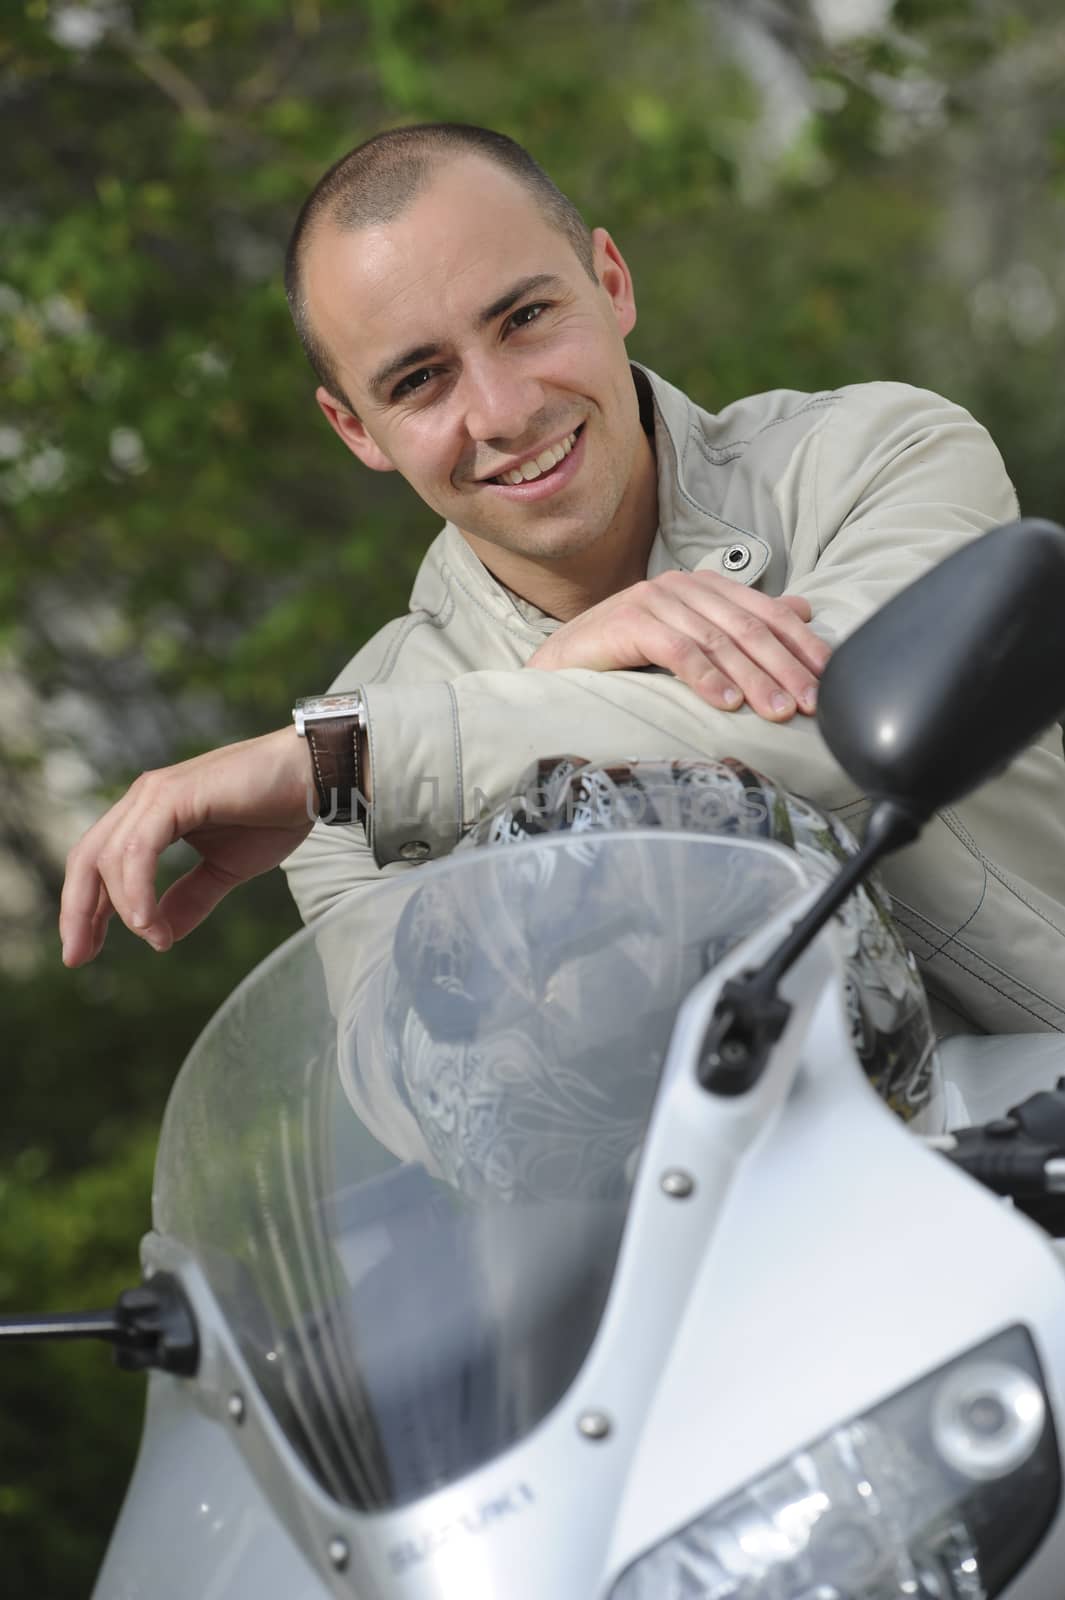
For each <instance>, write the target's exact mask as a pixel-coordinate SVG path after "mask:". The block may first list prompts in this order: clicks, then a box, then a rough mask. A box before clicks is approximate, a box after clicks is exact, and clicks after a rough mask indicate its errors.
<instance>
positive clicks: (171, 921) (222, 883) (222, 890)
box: [153, 861, 241, 949]
mask: <svg viewBox="0 0 1065 1600" xmlns="http://www.w3.org/2000/svg"><path fill="white" fill-rule="evenodd" d="M240 881H241V880H240V879H239V878H237V877H234V876H233V874H232V873H229V872H226V871H225V869H224V868H222V867H219V866H218V865H217V863H216V862H212V861H200V862H198V863H197V864H196V866H194V867H193V868H192V869H191V871H189V872H186V873H185V875H184V877H183V878H179V879H178V880H177V882H176V883H172V884H171V885H170V888H169V889H168V890H167V891H166V893H165V894H164V896H163V898H162V899H161V900H160V902H159V915H158V917H157V918H156V920H155V922H154V923H153V928H154V930H155V931H156V932H157V933H159V934H160V935H169V937H168V938H167V939H166V943H165V944H161V945H159V946H157V948H162V949H169V947H170V945H171V944H176V943H177V941H178V940H179V939H184V937H185V935H186V934H187V933H191V932H192V930H193V928H198V927H199V925H200V923H201V922H203V921H205V920H206V918H207V917H209V916H210V914H211V912H212V911H213V910H214V908H215V906H216V905H218V903H219V902H220V901H221V900H224V899H225V897H226V895H227V894H228V893H229V891H230V889H235V888H236V886H237V884H238V883H239V882H240Z"/></svg>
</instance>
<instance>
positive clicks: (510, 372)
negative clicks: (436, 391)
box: [462, 353, 544, 445]
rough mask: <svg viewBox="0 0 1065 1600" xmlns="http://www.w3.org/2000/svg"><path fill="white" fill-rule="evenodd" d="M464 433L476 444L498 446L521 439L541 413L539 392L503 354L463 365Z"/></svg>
mask: <svg viewBox="0 0 1065 1600" xmlns="http://www.w3.org/2000/svg"><path fill="white" fill-rule="evenodd" d="M462 387H463V400H464V402H465V408H466V409H465V420H466V431H467V433H468V434H469V436H470V438H471V439H473V440H475V441H476V442H477V443H483V444H496V445H501V444H504V443H506V442H509V441H511V440H516V439H521V438H523V437H524V436H526V435H527V434H528V432H529V424H530V423H531V422H532V420H533V418H534V417H535V416H536V414H537V412H538V411H541V410H542V409H543V404H544V394H543V389H542V387H541V385H540V383H539V381H538V380H537V379H536V378H533V377H532V376H531V375H530V374H528V373H522V372H521V371H520V370H519V369H518V366H517V363H516V362H514V361H513V360H509V359H508V358H507V357H506V356H505V355H503V354H495V353H493V354H492V355H490V356H479V357H478V358H476V359H475V360H473V361H467V363H466V365H465V366H464V368H463V373H462Z"/></svg>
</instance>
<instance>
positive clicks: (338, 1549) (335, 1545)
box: [329, 1538, 351, 1572]
mask: <svg viewBox="0 0 1065 1600" xmlns="http://www.w3.org/2000/svg"><path fill="white" fill-rule="evenodd" d="M350 1554H351V1552H350V1551H349V1549H348V1542H347V1540H346V1539H341V1538H336V1539H330V1541H329V1559H330V1561H331V1562H332V1564H333V1566H334V1567H335V1568H336V1570H337V1572H343V1571H344V1568H345V1567H346V1566H347V1564H348V1556H349V1555H350Z"/></svg>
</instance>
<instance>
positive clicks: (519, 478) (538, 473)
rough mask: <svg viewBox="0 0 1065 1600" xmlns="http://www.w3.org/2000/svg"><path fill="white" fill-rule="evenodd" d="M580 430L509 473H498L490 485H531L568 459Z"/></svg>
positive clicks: (513, 468)
mask: <svg viewBox="0 0 1065 1600" xmlns="http://www.w3.org/2000/svg"><path fill="white" fill-rule="evenodd" d="M579 432H580V429H579V428H577V429H575V430H574V432H573V433H568V434H567V435H566V437H565V438H564V439H560V440H559V442H558V443H557V444H552V445H548V447H547V449H546V450H541V451H540V454H539V455H537V456H529V458H528V460H526V461H522V462H519V464H518V465H517V466H516V467H511V468H510V469H509V470H508V471H507V472H500V473H497V474H496V476H495V477H494V478H489V479H488V480H487V481H488V482H489V483H509V484H515V485H516V484H519V483H531V482H532V480H533V479H534V478H542V477H544V476H545V475H546V474H547V473H549V472H553V471H554V469H555V468H556V467H557V466H558V465H559V464H560V463H561V462H562V461H564V460H565V459H566V457H567V456H568V455H569V453H570V451H571V450H572V449H573V447H574V445H575V444H576V443H577V435H578V433H579Z"/></svg>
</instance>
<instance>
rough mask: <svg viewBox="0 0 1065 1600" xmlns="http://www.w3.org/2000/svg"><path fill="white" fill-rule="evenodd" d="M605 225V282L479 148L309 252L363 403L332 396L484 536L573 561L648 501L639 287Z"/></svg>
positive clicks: (353, 433) (419, 486)
mask: <svg viewBox="0 0 1065 1600" xmlns="http://www.w3.org/2000/svg"><path fill="white" fill-rule="evenodd" d="M594 238H595V264H596V271H597V276H598V281H597V282H596V283H593V282H592V280H591V279H590V278H589V276H588V274H587V273H586V272H585V270H584V268H583V266H582V265H581V262H580V261H579V259H578V257H577V256H576V254H575V252H574V250H573V247H572V246H571V244H570V242H569V240H568V239H567V238H566V236H565V235H564V234H562V233H560V232H558V231H557V230H556V229H554V228H552V227H551V226H550V225H549V224H548V223H547V222H546V221H545V220H544V218H543V216H542V215H541V213H540V211H539V210H538V208H537V206H536V203H535V201H534V200H533V198H532V197H531V196H530V195H529V193H528V192H527V191H526V190H525V189H523V188H522V187H521V186H520V185H519V184H518V183H517V182H516V181H515V180H514V179H512V178H511V177H510V176H509V175H508V174H506V173H504V172H502V171H500V170H499V169H498V168H496V167H494V166H493V165H491V164H490V163H489V162H486V161H483V160H481V159H479V158H477V157H463V158H461V159H458V160H455V161H453V162H451V163H449V164H448V165H447V166H445V167H444V168H443V169H442V170H441V171H440V172H438V173H437V175H436V176H435V177H434V178H433V179H432V180H431V182H430V184H429V186H428V188H427V189H426V190H424V191H423V193H422V194H421V195H420V196H419V197H418V198H417V199H416V200H415V201H414V202H413V203H412V204H411V205H410V206H409V207H408V209H407V210H406V211H405V212H404V213H403V214H402V215H401V216H400V217H399V218H398V219H397V220H395V221H393V222H390V223H387V224H382V225H379V226H374V227H369V228H364V229H361V230H359V231H355V232H352V231H348V232H343V231H341V230H339V229H335V228H333V227H332V226H329V227H328V228H323V229H322V230H321V231H320V232H319V233H318V234H317V235H316V236H315V237H314V239H313V241H312V243H311V246H310V248H309V250H308V253H307V260H306V263H305V274H306V277H305V282H306V291H307V298H308V309H309V315H310V320H311V323H312V326H313V327H314V329H315V332H316V333H317V335H318V337H319V339H321V340H322V341H324V343H325V345H326V346H327V348H328V349H329V350H330V352H331V354H332V356H333V359H334V361H335V363H336V367H337V370H338V374H339V378H340V381H341V383H342V385H343V387H344V389H345V392H346V393H347V395H348V396H349V398H350V400H351V404H352V406H353V407H354V412H355V414H354V415H353V414H352V412H350V411H349V410H347V408H346V407H343V406H341V405H339V404H338V403H337V402H336V400H335V399H333V397H331V396H329V395H328V393H327V391H325V390H319V391H318V401H319V404H320V405H321V406H322V409H323V411H324V412H325V413H326V416H327V417H328V418H329V420H330V422H331V423H332V425H333V427H334V428H335V429H336V431H337V432H338V433H339V434H340V436H341V437H342V438H343V439H344V441H345V443H346V444H347V445H348V446H349V448H350V449H351V450H353V451H354V453H355V454H356V455H357V456H359V458H360V459H361V460H362V461H364V462H365V463H366V464H367V465H368V466H370V467H373V468H375V469H377V470H389V469H393V468H394V469H396V470H397V471H399V472H401V473H402V474H403V476H404V477H405V478H406V479H407V481H408V483H410V484H411V486H412V488H414V489H415V491H416V492H417V493H418V494H419V495H420V496H421V498H422V499H423V500H424V501H425V502H426V504H427V505H429V506H431V507H432V508H433V510H434V511H436V512H438V513H439V514H440V516H442V517H445V518H447V519H449V520H450V521H452V522H454V523H455V524H456V525H457V526H458V527H459V528H460V529H461V530H462V531H463V533H465V534H466V535H467V536H468V537H471V542H472V543H474V546H475V548H476V545H477V542H478V541H483V542H484V543H485V544H487V545H491V546H494V547H497V548H498V549H500V550H504V551H509V552H512V553H513V554H514V555H515V556H518V557H526V558H532V559H533V560H535V561H543V560H547V561H554V560H559V559H561V560H563V561H564V560H565V558H566V557H567V556H579V555H580V554H582V553H583V552H584V551H586V550H590V549H591V548H592V547H593V546H594V545H595V543H596V542H597V541H598V540H599V539H601V538H603V536H604V535H607V534H613V535H614V536H616V537H626V536H627V535H628V534H630V533H633V531H634V530H633V529H631V528H630V527H626V523H627V522H631V521H632V518H633V515H634V507H637V506H638V507H640V508H642V511H643V513H644V514H645V513H646V507H647V476H648V472H649V471H652V470H653V467H652V458H651V455H650V451H649V449H648V446H647V441H646V439H645V438H644V435H643V433H642V431H641V428H640V422H639V415H638V408H637V400H636V393H635V389H634V387H633V382H632V375H631V373H630V371H629V367H628V361H627V358H626V354H625V345H624V338H625V335H626V334H627V333H628V332H629V330H630V328H631V327H632V325H633V323H634V322H635V317H636V312H635V306H634V303H633V298H632V284H631V280H630V278H629V274H628V270H627V268H626V267H625V263H624V261H623V260H622V259H621V256H620V255H619V253H618V252H617V250H616V247H615V246H614V244H613V242H612V241H611V239H610V237H609V235H608V234H606V233H604V232H603V231H602V230H597V231H596V234H595V236H594ZM532 462H536V463H537V466H538V467H539V469H540V475H539V476H534V475H532V473H533V468H532V466H531V463H532ZM519 472H520V473H522V474H523V476H522V478H521V481H520V482H517V483H515V482H514V481H513V479H514V476H515V474H517V473H519ZM508 475H509V477H508ZM652 494H653V490H652ZM644 531H645V532H647V533H648V536H649V533H650V532H651V531H653V520H652V528H651V529H650V530H644Z"/></svg>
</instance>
